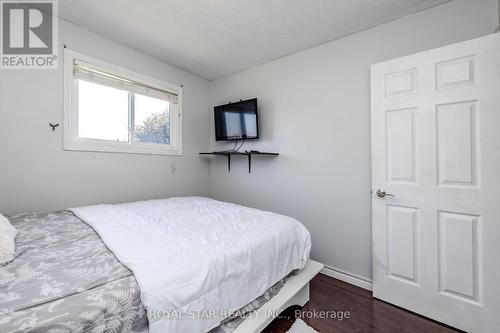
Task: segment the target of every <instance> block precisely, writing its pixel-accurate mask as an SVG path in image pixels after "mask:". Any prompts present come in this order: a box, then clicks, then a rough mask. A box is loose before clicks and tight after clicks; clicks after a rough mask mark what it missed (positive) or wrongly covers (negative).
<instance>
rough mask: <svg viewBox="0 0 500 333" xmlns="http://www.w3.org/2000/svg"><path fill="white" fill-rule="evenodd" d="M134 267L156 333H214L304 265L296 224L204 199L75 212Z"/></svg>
mask: <svg viewBox="0 0 500 333" xmlns="http://www.w3.org/2000/svg"><path fill="white" fill-rule="evenodd" d="M71 210H72V211H73V212H74V213H75V214H76V215H77V216H78V217H79V218H81V219H82V220H83V221H85V222H86V223H87V224H89V225H90V226H91V227H92V228H94V230H96V232H97V233H98V234H99V236H100V237H101V238H102V240H103V241H104V243H105V244H106V246H107V247H108V248H109V249H110V250H111V251H113V253H114V254H115V256H116V257H117V258H118V259H119V260H120V261H121V262H122V263H123V264H124V265H126V266H127V267H128V268H130V269H131V270H132V271H133V273H134V275H135V277H136V279H137V282H138V283H139V286H140V288H141V299H142V302H143V304H144V306H145V307H146V309H147V310H148V315H149V317H150V324H149V329H150V332H151V333H160V332H161V333H168V332H172V333H173V332H175V333H183V332H186V333H195V332H207V331H209V330H210V329H212V328H214V327H217V326H218V325H219V324H220V322H221V321H222V320H223V319H224V316H225V315H226V314H227V311H229V310H237V309H240V308H242V307H243V306H245V305H247V304H248V303H250V302H251V301H253V300H254V299H256V298H257V297H258V296H260V295H261V294H263V293H264V292H265V291H266V290H267V289H268V288H270V287H271V286H272V285H273V284H274V283H276V282H277V281H279V280H280V279H282V278H283V277H285V276H286V275H287V274H288V273H290V272H291V271H292V270H294V269H300V268H303V267H304V265H305V263H306V261H307V259H308V258H309V252H310V249H311V239H310V234H309V232H308V231H307V229H306V228H305V227H304V226H303V225H302V224H301V223H299V222H298V221H297V220H295V219H293V218H290V217H287V216H283V215H278V214H274V213H270V212H264V211H260V210H257V209H252V208H247V207H243V206H240V205H235V204H230V203H225V202H220V201H216V200H212V199H208V198H201V197H182V198H181V197H179V198H170V199H165V200H152V201H139V202H133V203H127V204H120V205H97V206H88V207H80V208H74V209H71Z"/></svg>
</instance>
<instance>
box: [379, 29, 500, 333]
mask: <svg viewBox="0 0 500 333" xmlns="http://www.w3.org/2000/svg"><path fill="white" fill-rule="evenodd" d="M371 75H372V77H371V84H372V185H373V199H372V210H373V211H372V218H373V282H374V284H373V294H374V297H377V298H380V299H382V300H385V301H387V302H390V303H393V304H396V305H398V306H401V307H403V308H406V309H409V310H411V311H414V312H417V313H420V314H422V315H424V316H427V317H430V318H433V319H435V320H438V321H440V322H443V323H446V324H448V325H451V326H454V327H457V328H460V329H462V330H466V331H469V332H500V34H495V35H488V36H485V37H481V38H478V39H474V40H471V41H467V42H463V43H458V44H453V45H450V46H446V47H442V48H438V49H435V50H431V51H427V52H422V53H418V54H415V55H411V56H408V57H404V58H400V59H395V60H391V61H387V62H383V63H379V64H376V65H373V66H372V69H371ZM377 190H380V191H381V192H379V193H378V195H377ZM382 191H385V194H386V195H385V196H384V193H383V192H382ZM392 195H394V196H392Z"/></svg>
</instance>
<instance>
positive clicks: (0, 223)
mask: <svg viewBox="0 0 500 333" xmlns="http://www.w3.org/2000/svg"><path fill="white" fill-rule="evenodd" d="M16 235H17V230H16V228H14V227H13V226H12V224H10V222H9V220H8V219H7V218H6V217H5V216H3V215H2V214H0V265H1V264H5V263H8V262H9V261H12V259H14V254H15V252H16V244H15V238H16Z"/></svg>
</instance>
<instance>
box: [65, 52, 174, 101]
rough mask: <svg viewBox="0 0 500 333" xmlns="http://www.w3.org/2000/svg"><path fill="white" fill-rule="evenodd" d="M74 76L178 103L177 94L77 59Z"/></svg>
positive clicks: (74, 63) (74, 65) (74, 64)
mask: <svg viewBox="0 0 500 333" xmlns="http://www.w3.org/2000/svg"><path fill="white" fill-rule="evenodd" d="M73 74H74V77H75V78H77V79H82V80H86V81H90V82H94V83H98V84H102V85H105V86H110V87H113V88H117V89H122V90H127V91H130V92H133V93H137V94H142V95H146V96H150V97H156V98H160V99H163V100H166V101H169V102H171V103H172V104H177V103H178V97H177V94H175V93H173V92H171V91H166V90H163V89H159V88H156V87H152V86H150V85H147V84H144V83H142V82H138V81H134V80H130V79H127V78H124V77H121V76H118V75H115V74H112V73H108V72H106V71H104V70H101V69H99V68H98V67H96V66H94V65H92V64H88V63H85V62H83V61H80V60H77V59H75V60H74V62H73Z"/></svg>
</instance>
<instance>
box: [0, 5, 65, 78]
mask: <svg viewBox="0 0 500 333" xmlns="http://www.w3.org/2000/svg"><path fill="white" fill-rule="evenodd" d="M0 4H1V6H0V7H1V15H0V16H1V20H2V24H1V28H2V33H1V38H2V39H1V41H2V42H1V59H0V68H2V69H57V63H58V61H57V50H58V44H57V8H58V7H57V0H41V1H32V0H29V1H15V0H1V2H0Z"/></svg>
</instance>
